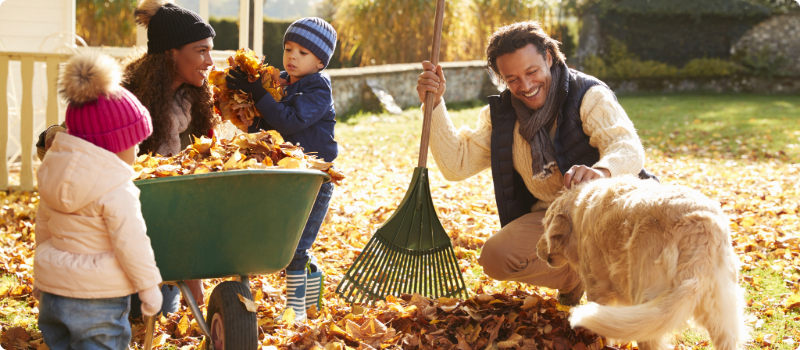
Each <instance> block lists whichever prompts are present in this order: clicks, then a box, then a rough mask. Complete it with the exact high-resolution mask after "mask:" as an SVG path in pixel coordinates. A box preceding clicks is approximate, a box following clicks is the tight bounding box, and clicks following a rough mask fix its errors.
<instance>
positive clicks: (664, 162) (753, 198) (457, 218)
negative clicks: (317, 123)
mask: <svg viewBox="0 0 800 350" xmlns="http://www.w3.org/2000/svg"><path fill="white" fill-rule="evenodd" d="M376 123H377V122H376ZM377 125H378V126H377V128H378V129H380V128H387V129H388V128H389V127H390V126H388V125H382V124H377ZM368 127H370V125H369V124H368V123H364V124H358V125H356V126H353V125H343V126H342V129H340V130H342V131H341V132H339V135H341V139H340V141H341V143H342V145H343V147H344V150H343V152H342V156H341V157H340V158H338V159H337V161H336V162H337V165H338V166H340V167H341V168H342V169H343V170H344V171H345V172H347V173H348V174H349V177H348V179H347V180H346V181H345V182H344V183H343V185H342V186H339V187H338V188H337V190H336V193H335V195H334V200H333V203H332V205H331V209H330V212H329V214H328V217H327V218H326V221H325V224H324V225H323V227H322V230H321V232H320V235H319V238H318V240H317V242H316V243H315V246H314V250H315V254H316V256H317V257H318V258H319V259H320V261H321V262H322V266H323V270H324V272H325V273H326V275H327V279H326V288H325V289H326V290H325V294H324V300H325V302H324V307H323V309H322V310H319V311H316V312H311V313H310V316H311V319H310V320H309V321H307V322H306V323H304V324H297V325H294V324H287V323H282V322H276V321H275V318H276V317H277V316H278V314H279V312H280V311H281V310H282V305H283V303H284V302H285V297H284V295H283V281H282V278H280V276H278V275H271V276H257V277H255V278H253V279H252V283H251V285H252V288H253V299H254V303H255V307H256V312H257V315H258V326H259V328H260V332H259V333H260V335H259V336H260V340H261V345H262V346H263V347H265V348H269V347H272V346H274V347H277V348H297V349H318V348H323V349H345V348H346V347H350V348H362V349H369V348H376V349H377V348H391V347H396V348H437V349H450V348H453V349H473V348H474V349H479V348H482V347H486V348H505V347H507V346H508V347H509V348H512V347H518V348H522V347H525V346H528V348H532V347H530V346H531V342H532V341H534V342H535V343H536V347H537V348H538V349H543V350H544V349H548V350H553V349H558V350H562V349H576V350H583V349H584V348H585V349H597V348H599V347H602V346H603V345H604V344H601V343H599V341H598V339H597V338H596V337H595V336H594V335H592V334H590V333H588V332H585V331H575V330H571V329H569V327H568V326H566V319H567V314H566V309H564V308H563V307H562V308H559V306H558V305H557V304H556V303H555V301H554V300H553V298H552V296H553V291H549V290H545V289H537V288H530V287H527V286H524V285H519V284H517V283H503V282H497V281H492V280H488V279H487V278H486V277H485V276H483V275H482V273H481V270H480V268H479V267H478V265H477V261H476V260H477V256H478V250H479V249H480V248H481V247H482V246H483V242H484V241H485V240H486V238H488V237H489V236H490V235H491V234H493V233H494V232H496V230H497V229H498V227H499V224H498V222H497V218H496V207H495V204H494V200H493V192H492V186H491V176H490V174H489V173H488V172H483V173H481V174H479V175H477V176H475V177H472V178H470V179H468V180H466V181H463V182H459V183H450V182H447V181H445V180H443V179H442V177H441V175H440V173H439V172H438V171H437V170H436V167H435V165H431V172H430V173H431V175H432V178H431V186H432V191H431V192H432V195H433V200H434V203H435V205H436V208H437V211H438V213H439V218H440V221H441V222H442V224H443V225H444V227H445V229H446V230H447V232H448V233H449V234H450V236H451V237H452V238H453V243H454V245H455V250H456V254H457V257H458V258H459V263H460V265H461V266H462V271H464V277H465V279H466V282H467V285H468V286H469V287H470V288H471V298H470V299H469V300H466V301H461V300H449V299H441V300H428V299H425V298H420V297H419V296H416V297H415V296H410V295H405V296H398V298H396V299H394V300H389V301H387V302H385V303H378V304H376V305H373V306H367V305H346V304H344V303H342V302H341V301H340V300H339V299H338V298H337V297H336V295H335V294H334V293H333V290H334V288H335V286H336V284H337V283H338V282H339V280H340V279H341V275H342V273H344V271H346V268H347V267H348V265H349V264H350V262H351V261H352V260H353V257H355V255H356V254H358V252H359V251H360V249H361V248H362V247H363V246H364V244H365V243H366V242H367V240H368V239H369V238H370V237H371V236H372V234H373V233H374V232H375V230H376V229H377V227H379V226H380V224H381V223H383V222H384V221H385V220H386V219H387V218H388V216H389V215H391V213H392V212H393V210H394V209H395V207H396V205H397V204H398V203H399V201H400V199H401V198H402V196H403V194H404V193H405V190H406V188H407V186H408V182H409V180H410V176H411V171H412V170H413V167H414V165H415V157H416V153H415V152H416V145H417V144H418V142H415V136H413V135H411V134H400V135H399V136H397V137H399V138H400V142H398V141H392V142H388V143H386V142H383V140H382V138H383V137H384V136H385V134H379V133H374V132H371V131H370V130H369V129H366V128H368ZM337 128H339V126H337ZM358 128H361V129H360V130H357V129H358ZM365 129H366V130H365ZM368 135H370V136H368ZM358 137H361V138H363V139H362V140H357V138H358ZM406 145H410V146H406ZM649 155H650V156H651V157H652V159H649V160H648V162H647V164H648V168H649V169H650V170H652V171H653V172H655V173H656V174H658V175H659V177H660V178H661V180H662V182H664V183H677V184H683V185H686V186H690V187H693V188H696V189H698V190H700V191H702V192H703V193H705V194H706V195H708V196H709V197H711V198H713V199H716V200H718V201H720V203H721V204H722V206H723V209H724V210H725V212H726V213H727V214H729V215H730V217H731V229H732V233H733V234H734V248H735V249H736V251H737V253H738V254H739V257H740V259H741V260H742V262H743V263H744V268H743V270H742V273H743V276H744V278H743V282H744V283H748V284H755V285H758V283H759V278H757V277H756V276H753V275H752V274H751V273H752V272H753V271H756V270H758V269H769V270H771V271H777V272H778V273H780V274H781V276H782V278H783V280H785V281H784V282H783V283H784V284H785V285H786V286H787V287H789V288H790V289H791V290H792V292H791V293H788V294H787V295H784V296H781V297H779V298H777V299H775V300H762V299H760V298H751V299H752V300H750V301H749V303H750V305H751V306H752V307H751V309H750V310H751V312H752V314H753V319H752V325H753V326H755V325H756V323H758V322H759V321H761V322H763V320H769V319H770V317H772V316H774V315H775V314H778V313H780V314H784V315H787V316H791V317H797V316H792V315H797V311H798V310H800V305H798V302H797V300H800V297H799V296H798V280H799V279H800V260H799V259H800V258H799V257H798V255H800V252H799V251H798V248H797V247H798V243H797V242H796V241H795V239H796V238H791V237H793V236H792V235H795V234H796V232H798V231H800V227H799V226H798V225H800V223H799V222H798V220H797V208H798V199H797V198H798V195H800V187H798V186H800V185H798V184H800V165H797V164H788V163H782V162H779V161H768V162H763V161H758V160H753V159H751V160H747V161H738V162H734V161H730V162H729V163H724V162H723V163H720V162H719V161H716V160H711V159H696V158H690V157H685V158H678V159H672V158H666V157H664V156H662V155H661V154H660V153H659V152H658V151H651V152H649ZM0 196H2V194H0ZM37 200H38V198H37V197H36V196H35V195H31V194H23V193H11V194H9V195H7V196H6V197H5V200H4V206H3V207H2V208H0V215H2V220H3V221H2V226H3V230H2V233H0V245H1V246H2V248H0V249H2V251H0V269H2V270H3V272H4V273H5V274H7V275H12V276H14V277H13V280H14V281H12V282H7V283H5V284H3V285H2V286H5V287H7V288H3V287H0V292H1V293H2V299H0V313H2V312H6V311H5V310H10V311H8V313H6V314H5V315H6V316H4V317H0V322H2V323H0V326H1V327H2V330H3V331H4V333H3V334H4V338H3V347H4V348H5V349H14V348H24V347H19V346H22V345H23V343H22V342H25V343H27V344H28V346H29V347H30V348H34V349H38V348H40V347H41V346H42V345H41V340H40V339H41V335H40V334H39V333H38V332H36V331H35V330H34V327H33V324H32V323H35V318H34V317H30V316H35V314H34V311H33V310H34V309H33V308H34V307H35V306H36V302H35V301H34V300H33V299H32V298H31V297H30V295H29V294H30V286H31V283H32V279H31V273H32V270H31V266H32V260H31V258H32V254H33V250H32V243H33V241H32V237H33V235H32V232H33V221H34V219H35V208H36V205H37ZM220 281H221V280H209V281H206V285H207V287H208V289H207V291H206V296H210V292H211V288H213V287H214V285H216V284H217V283H219V282H220ZM14 303H16V304H14ZM526 303H527V304H526ZM531 303H535V304H534V306H531ZM12 304H13V305H12ZM14 313H16V314H27V316H28V317H27V318H25V317H16V318H8V316H7V315H11V314H14ZM15 327H22V328H15ZM754 328H755V327H754ZM20 329H22V330H26V332H25V334H27V335H28V336H30V338H28V339H27V340H25V336H24V335H23V334H22V333H21V332H20V331H19V330H20ZM759 332H761V333H762V334H759ZM794 332H795V333H792V330H791V329H790V330H787V331H786V332H785V333H784V335H782V336H780V337H779V336H777V335H776V334H772V333H765V332H763V331H759V330H758V329H757V330H756V333H754V338H755V340H756V342H753V343H751V344H750V347H755V348H767V347H769V348H772V347H774V346H775V345H776V344H777V343H778V342H783V344H787V342H788V341H794V342H795V343H794V344H795V345H794V346H791V347H788V348H794V347H796V346H797V345H796V344H797V343H800V334H799V333H797V331H796V330H795V331H794ZM157 333H158V337H157V338H156V344H159V346H160V348H163V349H167V348H174V349H192V348H197V347H198V346H200V345H201V344H200V342H201V341H200V339H201V338H200V337H199V335H200V332H199V329H198V328H197V325H196V322H195V321H194V320H193V318H192V316H191V315H190V313H189V312H188V311H187V310H186V309H183V310H182V311H181V312H179V313H176V314H171V315H166V316H165V317H162V318H160V320H159V322H157ZM6 334H7V335H8V336H6ZM134 334H135V336H134V342H136V344H141V343H142V341H143V334H144V329H143V327H142V323H141V322H138V321H137V322H135V323H134ZM787 334H788V335H787ZM759 338H760V339H759ZM765 342H767V343H765ZM138 346H140V345H138ZM633 346H634V345H632V344H622V345H612V347H614V348H632V347H633ZM692 346H700V347H702V346H704V343H703V341H698V342H697V343H694V344H690V345H689V347H692ZM705 346H708V344H707V342H706V343H705ZM784 348H786V347H785V346H784Z"/></svg>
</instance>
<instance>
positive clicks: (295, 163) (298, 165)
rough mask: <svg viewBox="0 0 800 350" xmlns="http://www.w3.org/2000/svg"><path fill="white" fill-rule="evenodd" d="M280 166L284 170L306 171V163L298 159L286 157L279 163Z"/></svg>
mask: <svg viewBox="0 0 800 350" xmlns="http://www.w3.org/2000/svg"><path fill="white" fill-rule="evenodd" d="M278 166H279V167H282V168H284V169H306V168H307V166H306V161H305V160H300V159H297V158H292V157H286V158H283V159H281V160H280V161H279V162H278Z"/></svg>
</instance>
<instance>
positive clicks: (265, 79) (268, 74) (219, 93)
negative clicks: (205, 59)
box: [208, 49, 286, 132]
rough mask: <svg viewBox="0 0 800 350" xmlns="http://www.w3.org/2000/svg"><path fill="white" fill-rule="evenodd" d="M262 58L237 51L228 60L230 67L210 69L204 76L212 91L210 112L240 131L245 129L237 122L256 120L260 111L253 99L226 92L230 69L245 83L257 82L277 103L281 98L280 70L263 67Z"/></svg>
mask: <svg viewBox="0 0 800 350" xmlns="http://www.w3.org/2000/svg"><path fill="white" fill-rule="evenodd" d="M262 61H263V58H262V59H259V58H258V56H256V54H255V52H253V51H251V50H249V49H239V50H238V51H236V54H235V55H233V56H231V57H228V64H229V65H230V67H228V68H225V69H224V70H217V69H216V68H213V67H212V70H211V73H209V75H208V83H209V84H211V86H212V87H213V92H214V112H216V113H217V114H219V115H220V117H222V120H230V121H231V123H233V125H236V127H238V128H239V129H240V130H242V131H244V132H247V126H246V125H244V124H243V123H242V121H241V120H240V119H239V118H241V119H246V120H253V118H255V117H260V116H261V112H259V111H258V109H257V108H256V107H255V102H254V101H253V96H252V95H251V94H250V93H245V92H243V91H241V90H229V89H228V84H227V81H226V77H227V76H228V71H230V70H231V69H238V70H239V71H241V72H244V73H245V74H246V75H247V80H248V81H250V82H251V83H252V82H254V81H256V80H259V79H260V80H261V86H263V87H264V88H265V89H266V90H267V92H268V93H269V94H270V95H272V97H273V98H275V101H280V100H281V99H282V98H283V96H284V92H283V85H285V84H286V81H285V80H284V79H281V78H280V76H279V75H280V71H279V70H278V69H277V68H275V67H273V66H270V65H267V64H264V63H263V62H262Z"/></svg>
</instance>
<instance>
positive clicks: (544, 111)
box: [511, 62, 569, 175]
mask: <svg viewBox="0 0 800 350" xmlns="http://www.w3.org/2000/svg"><path fill="white" fill-rule="evenodd" d="M550 74H551V75H552V78H553V80H552V82H551V84H550V91H548V92H547V99H546V100H545V102H544V106H542V108H539V109H538V110H535V111H534V110H532V109H530V108H528V106H526V105H525V103H524V102H522V101H520V100H519V99H517V98H516V97H514V96H513V95H512V97H511V104H512V105H513V106H514V111H515V112H516V114H517V121H519V134H520V135H521V136H522V138H524V139H525V140H526V141H528V143H529V144H530V145H531V158H533V162H532V164H531V166H532V167H533V173H534V174H539V173H541V172H544V175H549V173H550V164H551V163H553V162H555V161H556V150H555V149H554V148H553V144H552V143H550V136H549V135H548V134H547V132H548V131H549V130H550V129H551V128H552V127H553V123H555V122H556V117H558V111H559V108H560V107H561V105H562V104H563V103H564V99H566V98H567V92H568V84H567V80H568V77H569V75H568V74H567V65H566V63H564V62H561V63H556V64H554V65H553V66H552V67H551V68H550Z"/></svg>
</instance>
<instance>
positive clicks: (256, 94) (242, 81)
mask: <svg viewBox="0 0 800 350" xmlns="http://www.w3.org/2000/svg"><path fill="white" fill-rule="evenodd" d="M225 81H226V82H227V83H228V89H231V90H242V91H244V92H246V93H250V94H252V95H253V101H254V102H255V103H258V101H261V98H262V97H264V95H266V94H267V89H265V88H264V87H263V86H262V85H261V79H256V81H254V82H250V81H249V80H247V74H244V73H242V72H240V71H239V70H238V69H231V70H229V71H228V76H226V77H225Z"/></svg>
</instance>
